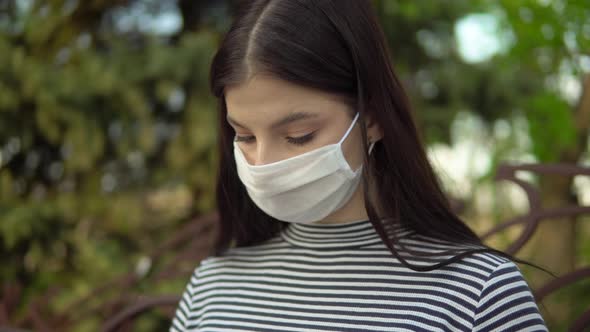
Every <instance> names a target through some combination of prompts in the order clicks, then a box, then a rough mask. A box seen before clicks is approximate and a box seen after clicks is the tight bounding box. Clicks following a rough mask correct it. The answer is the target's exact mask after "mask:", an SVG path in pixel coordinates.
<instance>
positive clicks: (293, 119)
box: [226, 111, 319, 129]
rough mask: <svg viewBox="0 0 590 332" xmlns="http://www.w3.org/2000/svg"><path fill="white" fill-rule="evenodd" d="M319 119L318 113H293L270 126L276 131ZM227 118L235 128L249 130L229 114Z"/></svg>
mask: <svg viewBox="0 0 590 332" xmlns="http://www.w3.org/2000/svg"><path fill="white" fill-rule="evenodd" d="M317 117H319V114H317V113H311V112H306V111H298V112H291V113H289V114H287V116H285V117H284V118H282V119H279V120H278V121H275V122H274V123H272V124H271V125H270V127H271V128H272V129H275V128H279V127H282V126H285V125H287V124H290V123H293V122H296V121H301V120H307V119H312V118H317ZM226 118H227V121H228V122H229V123H231V124H232V125H234V126H237V127H240V128H247V127H246V126H244V125H243V124H240V123H239V122H237V121H236V120H234V119H232V118H231V117H230V116H229V114H228V115H227V116H226Z"/></svg>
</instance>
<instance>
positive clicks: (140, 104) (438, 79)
mask: <svg viewBox="0 0 590 332" xmlns="http://www.w3.org/2000/svg"><path fill="white" fill-rule="evenodd" d="M373 2H374V4H375V6H376V8H377V11H378V14H379V18H380V20H381V23H382V26H383V28H384V30H385V32H386V36H387V39H388V42H389V44H390V46H391V50H392V55H393V59H392V61H393V62H394V65H395V67H396V69H397V70H398V71H399V73H400V76H401V77H402V78H403V80H404V83H405V84H406V86H407V87H408V88H409V92H410V95H411V97H412V101H413V102H414V104H415V105H414V106H415V108H416V109H417V110H419V111H418V112H417V113H416V116H417V119H418V121H419V125H420V126H421V129H422V131H423V133H424V135H425V137H426V138H427V141H428V142H429V143H432V142H446V143H451V141H452V133H451V130H450V128H451V126H450V123H451V122H452V121H453V120H454V119H455V118H456V117H457V115H458V113H459V112H462V111H465V110H467V111H469V112H471V113H473V114H475V115H476V116H477V117H479V118H481V119H482V120H483V121H484V123H485V124H486V125H488V126H490V127H491V126H493V125H494V124H495V123H496V122H497V121H499V120H506V121H507V122H508V123H513V121H514V120H515V119H525V120H526V122H527V123H528V125H529V126H528V135H530V139H531V142H532V147H531V149H532V151H531V152H532V153H533V154H534V155H535V156H536V158H538V160H540V161H559V160H561V159H560V158H561V156H562V152H563V151H564V150H568V149H571V148H572V147H573V146H575V145H576V144H578V145H579V144H580V139H579V137H580V135H586V136H587V134H588V133H587V132H578V131H577V130H578V129H577V128H576V127H575V125H576V120H575V109H576V103H577V99H576V98H575V96H574V98H568V95H567V93H564V91H562V90H561V87H562V86H563V85H562V84H560V82H562V81H563V80H567V79H571V80H574V81H578V82H579V81H580V80H581V77H582V76H583V75H584V73H587V72H588V71H589V70H590V57H588V50H590V20H589V18H590V4H588V3H586V2H585V1H567V2H565V1H532V0H530V1H509V0H506V1H500V2H498V1H491V0H487V1H486V0H479V1H467V0H457V1H438V2H426V1H422V2H419V1H409V0H407V1H406V0H404V1H390V0H375V1H373ZM233 8H234V4H233V2H232V1H229V0H226V1H188V0H184V1H172V0H168V1H155V0H115V1H107V0H96V1H65V0H52V1H35V0H28V1H0V248H1V250H2V264H1V265H0V278H1V279H0V280H1V281H2V284H3V293H2V298H4V299H6V298H8V294H9V293H10V291H9V290H12V291H14V290H17V291H20V293H18V295H17V298H18V301H17V302H16V303H15V305H14V306H12V307H10V308H5V309H4V310H7V312H6V313H4V314H6V315H8V319H9V321H10V322H11V323H12V324H20V325H22V326H23V327H34V325H33V323H32V322H31V321H30V320H29V318H28V317H29V316H28V315H29V314H30V309H31V304H32V303H35V301H37V300H38V298H39V297H42V298H44V300H45V301H47V302H46V304H47V306H45V307H43V308H42V310H41V311H42V312H41V313H42V315H43V316H44V317H48V318H47V319H48V321H60V319H61V322H64V321H67V322H68V324H69V325H68V328H69V329H71V330H72V331H90V330H96V329H97V328H98V326H99V324H100V323H101V322H102V321H103V320H104V319H105V318H106V317H108V315H109V314H112V313H105V312H93V311H92V310H93V308H99V307H100V306H101V305H102V304H104V303H106V302H107V301H108V300H109V299H112V298H113V296H115V295H116V294H117V292H118V291H119V290H117V289H116V288H111V289H107V290H105V291H104V292H101V293H99V294H95V296H93V297H92V298H90V299H89V302H88V303H84V305H83V306H74V305H75V304H76V303H78V302H77V301H80V300H81V299H85V297H86V296H88V295H89V294H91V293H92V290H93V289H96V288H97V287H98V286H100V285H103V284H104V283H105V282H106V281H107V280H111V279H113V278H115V277H117V276H120V275H122V274H124V273H127V272H129V271H138V272H137V273H138V274H141V276H142V277H144V279H141V280H142V281H141V282H140V283H138V284H137V285H136V286H134V290H135V291H136V292H137V293H147V294H158V293H178V294H179V293H180V292H181V290H182V288H183V287H184V284H185V282H186V278H187V277H188V275H189V274H190V271H191V270H192V268H194V266H187V267H185V269H184V271H185V273H184V274H183V275H182V276H177V277H176V278H171V279H169V280H166V281H165V282H153V281H151V280H150V278H149V277H150V273H151V271H153V270H157V269H158V268H159V267H160V266H161V265H162V263H158V264H155V263H154V264H155V265H156V266H149V264H148V268H147V270H146V268H145V266H144V268H139V266H140V265H141V264H140V263H141V262H144V263H145V258H146V254H147V253H149V252H151V250H152V249H153V248H154V247H157V244H159V243H162V242H163V241H165V240H166V239H168V238H169V237H170V236H171V234H173V233H174V231H175V230H177V229H178V228H179V227H180V226H181V225H182V224H183V223H185V222H186V221H187V219H188V218H190V217H191V216H195V215H199V214H201V213H204V212H206V211H210V210H211V209H212V208H213V181H214V178H215V164H214V163H215V160H216V153H217V152H216V150H215V138H216V129H215V125H214V124H215V122H216V113H215V107H216V104H215V100H213V99H212V97H211V96H210V95H209V93H208V87H207V80H208V70H209V64H210V60H211V57H212V55H213V53H214V52H215V49H216V46H217V45H218V43H219V40H220V38H221V36H222V34H223V32H224V31H225V30H226V29H227V28H228V25H229V22H230V21H231V13H232V9H233ZM470 15H487V16H488V17H492V18H494V19H495V22H497V26H495V29H496V31H495V32H496V35H497V36H498V38H500V39H501V41H502V42H503V43H504V44H503V45H504V46H503V48H502V49H501V50H499V51H498V52H497V53H495V54H494V55H493V56H492V57H491V58H489V59H485V60H484V61H479V62H470V61H466V59H465V58H464V57H463V56H462V54H461V53H460V52H459V48H458V38H457V31H456V28H457V23H458V22H460V21H461V20H463V19H465V18H466V17H469V16H470ZM170 17H173V18H175V20H176V21H178V22H179V24H178V26H177V27H176V28H162V27H160V28H157V27H158V26H159V25H158V24H157V22H164V21H166V20H168V21H167V22H170ZM171 22H174V19H173V20H172V21H171ZM586 129H587V127H586ZM513 130H516V127H514V128H513ZM507 139H508V142H501V141H498V142H494V144H495V146H496V147H497V149H496V150H494V151H493V153H494V156H493V165H492V166H495V165H496V164H497V163H498V162H499V161H500V160H502V159H503V158H504V157H505V156H507V155H511V153H513V152H514V151H513V150H514V149H517V148H520V145H518V144H517V143H516V141H515V140H516V138H515V136H514V135H510V136H509V137H508V138H507ZM577 148H578V150H580V151H586V149H587V146H579V147H577ZM492 170H493V167H492V168H491V169H490V174H491V172H492ZM174 254H175V253H174V252H170V253H163V256H162V257H161V259H162V260H163V261H170V260H172V259H173V258H174ZM195 264H196V262H195ZM53 291H55V292H53ZM47 292H51V293H50V294H51V295H48V294H49V293H47ZM0 316H1V315H0ZM75 317H77V319H76V318H75ZM166 324H167V318H166V317H165V316H163V315H161V314H160V315H159V314H157V313H156V314H153V315H146V316H145V317H143V318H142V319H140V320H139V322H138V325H137V326H136V328H137V329H138V330H142V331H143V330H145V331H148V330H156V329H163V328H165V327H166Z"/></svg>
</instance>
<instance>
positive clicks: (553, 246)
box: [522, 75, 590, 323]
mask: <svg viewBox="0 0 590 332" xmlns="http://www.w3.org/2000/svg"><path fill="white" fill-rule="evenodd" d="M583 87H584V89H583V92H582V96H581V98H580V102H579V103H578V106H577V108H576V110H575V112H572V115H573V117H574V122H575V124H576V130H577V133H576V134H577V137H578V140H577V144H576V145H575V146H573V147H572V148H571V149H569V150H566V151H563V152H562V153H561V158H560V161H561V162H564V163H571V164H577V163H578V162H579V159H580V157H581V155H582V153H583V152H584V151H585V149H586V148H587V140H588V134H589V131H590V130H589V129H590V75H586V77H585V80H584V85H583ZM539 178H540V181H539V190H540V192H541V193H542V206H543V207H545V208H554V207H563V206H566V205H572V204H577V203H578V202H577V200H576V196H575V195H574V194H573V192H572V190H573V177H571V176H569V177H564V176H557V175H556V176H548V175H541V176H540V177H539ZM576 226H577V225H576V220H575V218H556V219H552V220H545V221H542V223H541V224H540V225H539V228H538V229H537V231H536V232H535V234H534V235H533V237H532V238H531V240H530V241H529V242H528V243H527V245H526V246H525V247H524V248H523V251H522V254H523V256H524V257H527V258H530V259H531V260H532V261H533V262H542V263H541V264H543V267H545V268H548V269H549V270H550V271H552V272H554V273H555V274H557V275H563V274H565V273H568V272H570V271H572V270H574V269H575V267H576V260H577V257H576V244H577V237H576V234H577V232H576V228H577V227H576ZM551 279H552V277H551V276H549V275H547V274H546V273H544V272H538V271H535V273H532V274H531V277H530V283H531V286H532V287H533V288H536V287H539V286H541V285H542V284H544V283H546V282H548V281H550V280H551ZM571 300H572V298H571V297H568V300H560V299H557V298H556V297H555V296H550V297H547V298H546V299H545V300H543V304H544V306H545V308H546V309H547V312H544V314H545V317H546V319H547V320H548V321H551V322H569V321H571V318H572V317H571V314H572V312H571V309H572V303H569V302H568V301H571ZM543 309H544V308H542V307H541V310H543ZM548 323H549V322H548Z"/></svg>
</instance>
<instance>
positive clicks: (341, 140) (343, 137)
mask: <svg viewBox="0 0 590 332" xmlns="http://www.w3.org/2000/svg"><path fill="white" fill-rule="evenodd" d="M358 117H359V112H356V115H355V116H354V119H353V120H352V124H351V125H350V127H348V130H346V133H344V136H342V138H341V139H340V141H339V142H338V145H342V142H344V140H345V139H346V137H348V134H349V133H350V131H351V130H352V128H354V124H355V123H356V119H358Z"/></svg>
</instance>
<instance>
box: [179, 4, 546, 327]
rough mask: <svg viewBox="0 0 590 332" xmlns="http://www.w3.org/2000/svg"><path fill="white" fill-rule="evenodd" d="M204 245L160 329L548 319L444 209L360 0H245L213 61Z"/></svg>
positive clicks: (516, 279) (539, 323)
mask: <svg viewBox="0 0 590 332" xmlns="http://www.w3.org/2000/svg"><path fill="white" fill-rule="evenodd" d="M211 89H212V92H213V94H214V95H215V96H216V97H217V98H218V99H219V115H220V117H219V126H220V127H219V147H220V161H219V170H218V182H217V193H216V194H217V207H218V211H219V216H220V223H219V237H218V239H217V244H216V246H215V248H214V249H215V251H214V252H212V253H211V255H209V257H208V258H206V259H205V260H203V261H202V262H201V263H200V265H199V266H198V267H197V268H196V270H195V273H194V275H193V276H192V278H191V280H190V282H189V284H188V286H187V288H186V290H185V292H184V294H183V297H182V300H181V301H180V303H179V306H178V308H177V310H176V316H175V318H174V319H173V322H172V326H171V328H170V331H546V330H547V328H546V326H545V322H544V320H543V318H542V316H541V315H540V313H539V310H538V307H537V305H536V304H535V300H534V298H533V296H532V292H531V290H530V288H529V286H528V284H527V282H526V281H525V280H524V278H523V276H522V274H521V272H520V270H519V268H518V267H517V265H515V263H514V262H513V261H518V262H522V261H520V260H518V259H516V258H513V257H512V256H510V255H507V254H504V253H503V252H501V251H497V250H494V249H492V248H489V247H487V246H485V245H484V244H483V243H482V242H481V240H480V239H479V238H478V237H477V235H476V234H475V233H474V232H473V231H472V230H470V228H469V227H468V226H466V224H465V223H464V222H463V221H462V220H461V219H460V218H459V217H458V216H457V215H455V214H454V213H453V211H452V210H451V208H450V206H449V202H448V199H447V197H446V196H445V194H444V193H443V191H442V190H441V186H440V184H439V181H438V179H437V178H436V176H435V173H434V172H433V169H432V167H431V165H430V164H429V162H428V159H427V155H426V153H425V150H424V147H423V144H422V142H421V141H420V138H419V135H418V132H417V130H416V126H415V123H414V120H413V118H412V114H411V110H410V107H409V106H408V102H407V98H406V96H405V94H404V91H403V88H402V86H401V84H400V82H399V80H398V79H397V78H396V76H395V75H394V72H393V70H392V67H391V64H390V62H389V54H388V50H387V48H386V46H385V42H384V36H383V32H382V30H381V28H380V26H379V25H378V21H377V18H376V15H375V13H374V10H373V8H372V7H371V2H370V0H254V1H244V5H243V7H242V8H241V10H239V12H238V14H237V16H236V17H235V21H234V22H233V25H232V27H231V28H230V30H229V32H228V33H227V35H226V36H225V38H224V39H223V41H222V43H221V46H220V48H219V50H218V53H217V54H216V55H215V58H214V60H213V63H212V67H211Z"/></svg>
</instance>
